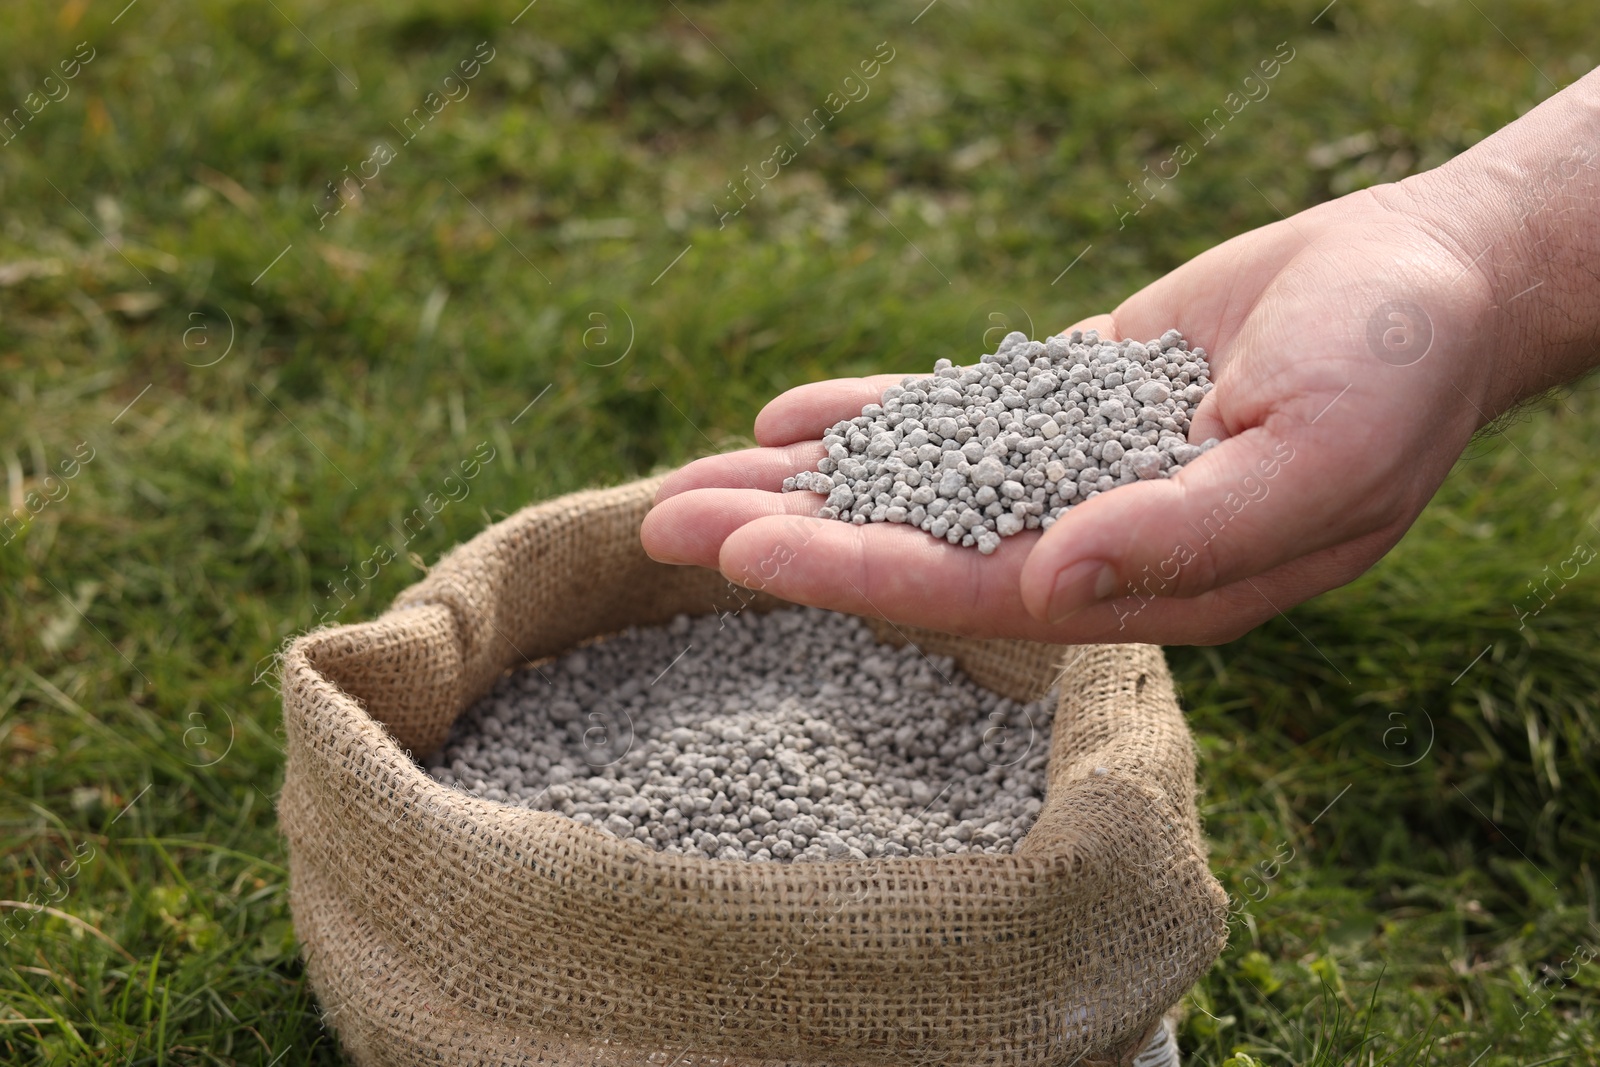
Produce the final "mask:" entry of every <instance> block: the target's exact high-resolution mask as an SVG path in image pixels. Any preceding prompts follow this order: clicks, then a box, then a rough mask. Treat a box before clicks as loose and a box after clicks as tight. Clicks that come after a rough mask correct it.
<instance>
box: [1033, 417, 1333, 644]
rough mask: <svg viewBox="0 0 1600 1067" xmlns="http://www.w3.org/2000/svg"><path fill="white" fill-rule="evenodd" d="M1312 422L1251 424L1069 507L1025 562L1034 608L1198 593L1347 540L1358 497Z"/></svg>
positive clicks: (1048, 610)
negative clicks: (1333, 484)
mask: <svg viewBox="0 0 1600 1067" xmlns="http://www.w3.org/2000/svg"><path fill="white" fill-rule="evenodd" d="M1273 421H1274V422H1276V421H1277V420H1273ZM1305 429H1306V427H1304V426H1295V425H1293V424H1290V425H1289V426H1287V427H1285V428H1284V429H1283V430H1281V431H1275V430H1274V429H1271V428H1269V427H1268V426H1265V425H1262V426H1257V427H1255V428H1252V429H1249V430H1245V431H1244V432H1242V433H1240V434H1238V435H1237V436H1234V437H1230V438H1228V439H1226V440H1225V441H1223V442H1222V443H1221V444H1220V445H1217V446H1215V447H1214V448H1212V449H1211V450H1210V451H1209V452H1207V453H1205V454H1204V455H1203V456H1201V457H1199V458H1198V459H1196V460H1194V461H1193V462H1192V463H1191V464H1190V465H1188V466H1185V467H1184V468H1183V469H1182V470H1181V471H1179V472H1178V473H1177V474H1175V475H1174V476H1173V477H1171V478H1166V479H1152V480H1150V481H1143V482H1137V483H1134V484H1131V485H1127V486H1123V487H1121V488H1119V489H1118V490H1117V491H1116V492H1108V493H1102V494H1100V495H1098V496H1096V497H1095V498H1094V499H1092V500H1089V501H1087V502H1086V503H1083V504H1080V505H1078V506H1077V507H1075V508H1072V509H1071V510H1070V511H1068V512H1067V513H1066V515H1065V516H1063V517H1062V518H1061V520H1060V521H1058V522H1056V523H1055V524H1054V525H1052V526H1051V528H1050V529H1049V530H1047V531H1046V532H1045V534H1044V536H1042V537H1041V538H1040V539H1039V541H1038V543H1037V544H1036V545H1035V546H1034V548H1033V551H1032V552H1031V553H1030V554H1029V556H1028V560H1027V562H1026V563H1025V564H1024V565H1023V569H1022V574H1021V583H1022V590H1021V593H1022V600H1023V604H1024V606H1025V607H1026V608H1027V609H1028V612H1029V614H1031V615H1033V616H1034V617H1035V618H1038V619H1040V620H1041V621H1045V622H1050V623H1055V622H1059V621H1060V620H1062V619H1064V618H1066V617H1067V616H1069V615H1072V614H1075V613H1076V612H1078V611H1081V610H1083V609H1084V608H1087V607H1089V606H1091V605H1093V604H1096V603H1098V602H1100V601H1103V600H1110V599H1113V598H1117V597H1138V598H1139V599H1140V600H1141V601H1146V600H1149V599H1150V598H1152V597H1156V596H1169V597H1170V596H1177V597H1193V596H1198V595H1199V594H1201V593H1204V592H1207V591H1209V590H1212V589H1216V588H1219V587H1221V586H1224V585H1227V584H1229V583H1231V582H1236V581H1239V580H1241V579H1244V578H1249V577H1252V576H1254V575H1256V574H1259V573H1261V572H1263V571H1266V570H1270V569H1271V568H1273V567H1275V566H1277V565H1279V564H1280V563H1284V562H1287V561H1289V560H1291V559H1295V558H1298V557H1300V556H1303V555H1306V554H1308V553H1311V552H1314V551H1316V550H1318V549H1321V548H1325V547H1327V546H1329V545H1331V544H1337V543H1339V542H1341V541H1343V540H1346V539H1347V537H1348V534H1347V533H1345V532H1344V528H1345V527H1347V526H1349V525H1350V523H1351V522H1352V521H1359V520H1358V519H1357V518H1356V517H1355V514H1354V513H1355V511H1356V509H1353V508H1351V507H1349V505H1348V502H1347V501H1344V500H1342V499H1335V497H1336V496H1337V494H1331V493H1329V492H1328V487H1329V481H1330V476H1331V474H1332V472H1331V471H1322V470H1319V469H1318V468H1319V467H1320V466H1323V465H1324V463H1323V462H1322V461H1320V456H1319V453H1320V452H1321V450H1319V449H1316V448H1314V447H1307V446H1309V445H1311V444H1312V443H1313V442H1312V441H1311V440H1308V439H1307V437H1306V436H1305V435H1304V433H1303V432H1302V431H1304V430H1305Z"/></svg>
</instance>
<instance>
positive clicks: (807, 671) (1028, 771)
mask: <svg viewBox="0 0 1600 1067" xmlns="http://www.w3.org/2000/svg"><path fill="white" fill-rule="evenodd" d="M1054 708H1055V698H1054V691H1052V692H1051V693H1049V694H1047V695H1046V696H1045V697H1044V698H1042V699H1040V700H1038V701H1036V702H1034V703H1031V704H1019V703H1017V702H1016V701H1013V700H1009V699H1006V698H1005V697H1002V696H1000V695H998V694H996V693H993V692H991V691H989V690H987V689H983V688H981V687H979V686H978V685H977V684H976V683H974V682H972V681H971V680H970V679H968V678H967V677H966V676H965V675H963V674H962V673H961V672H960V671H959V670H957V669H956V667H955V665H954V663H953V661H952V660H951V659H949V658H948V657H944V656H928V655H924V654H923V653H922V652H920V651H918V650H917V649H916V648H915V647H914V646H907V647H905V648H895V647H893V646H891V645H886V644H880V643H879V642H878V641H877V640H876V639H875V638H874V636H873V634H872V632H871V631H870V630H869V629H868V628H867V627H866V626H865V625H864V624H863V623H862V622H861V620H859V619H856V618H853V617H851V616H848V615H838V614H835V613H832V612H827V611H821V610H818V609H815V608H785V609H781V610H777V611H772V612H769V613H764V614H762V613H756V612H753V611H752V612H745V613H742V614H738V615H731V614H724V615H720V616H719V615H707V616H704V617H699V618H693V619H691V618H689V617H687V616H683V615H680V616H678V617H677V618H675V619H674V620H673V621H672V622H671V623H670V624H669V625H666V626H658V627H648V628H643V627H640V628H633V629H629V630H626V631H624V632H623V633H621V634H618V635H616V636H614V637H610V638H607V639H604V640H601V641H599V642H596V643H593V644H590V645H586V646H583V647H580V648H578V649H576V650H574V651H572V652H568V653H567V654H566V655H563V656H561V657H559V658H557V659H554V660H552V661H549V662H546V663H543V664H540V665H536V666H535V667H533V668H530V669H525V670H521V671H517V672H514V673H511V674H508V675H506V676H505V677H504V678H502V679H501V681H500V682H499V684H498V685H496V687H495V689H494V691H493V692H491V693H490V694H489V695H488V696H487V697H485V698H484V699H483V700H481V701H479V702H478V703H477V704H476V705H474V706H473V707H471V708H469V709H468V710H467V711H466V712H464V713H463V714H462V715H461V717H460V718H459V719H458V720H457V722H456V724H455V726H454V727H453V728H452V730H451V733H450V737H449V739H448V740H447V741H446V743H445V745H444V747H443V748H442V749H441V750H440V751H439V752H438V753H437V754H436V755H435V756H434V757H433V758H432V759H431V760H430V761H429V763H428V770H429V773H431V774H432V775H433V776H434V777H435V778H437V779H438V780H439V781H441V782H443V783H445V784H446V785H451V786H455V787H457V788H460V789H464V790H467V791H469V792H472V793H474V794H476V795H478V796H480V797H483V798H485V799H489V800H496V801H502V802H505V803H509V804H516V805H519V806H521V807H525V808H533V809H536V810H540V811H553V812H559V813H561V814H563V815H567V816H570V817H571V818H573V819H575V820H577V821H578V822H581V823H585V824H587V825H589V826H593V827H596V828H597V829H600V830H603V831H605V832H606V833H609V834H613V835H615V836H617V837H620V838H623V839H625V840H628V841H631V842H634V843H637V844H640V845H642V846H644V847H647V848H652V849H656V850H658V851H665V852H673V853H681V854H686V855H690V856H699V857H712V858H716V859H740V860H744V859H749V860H778V861H807V860H849V859H856V860H863V859H867V858H869V857H895V856H945V855H950V854H953V853H965V852H1009V851H1011V849H1012V848H1013V847H1014V846H1015V845H1016V843H1017V842H1018V841H1020V840H1022V836H1023V834H1025V833H1026V832H1027V830H1028V828H1029V826H1031V825H1032V824H1033V820H1034V817H1035V816H1037V815H1038V813H1039V809H1040V808H1041V807H1042V806H1043V801H1044V790H1045V763H1046V760H1047V757H1048V755H1049V750H1050V723H1051V718H1052V716H1053V713H1054Z"/></svg>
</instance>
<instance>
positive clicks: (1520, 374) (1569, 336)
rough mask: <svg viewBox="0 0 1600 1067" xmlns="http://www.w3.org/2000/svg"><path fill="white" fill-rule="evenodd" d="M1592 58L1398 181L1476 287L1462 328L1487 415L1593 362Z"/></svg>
mask: <svg viewBox="0 0 1600 1067" xmlns="http://www.w3.org/2000/svg"><path fill="white" fill-rule="evenodd" d="M1596 129H1600V70H1597V71H1595V72H1593V73H1591V74H1590V75H1588V76H1587V77H1585V78H1584V79H1582V80H1580V81H1579V82H1578V83H1577V84H1575V85H1573V86H1571V87H1570V88H1568V89H1567V90H1565V91H1564V92H1562V93H1561V94H1559V95H1558V96H1556V97H1553V98H1552V99H1550V100H1548V101H1546V102H1545V103H1544V104H1542V105H1541V106H1540V107H1538V108H1536V109H1534V111H1532V112H1530V113H1529V114H1528V115H1526V116H1524V117H1523V118H1522V119H1520V120H1518V121H1517V122H1515V123H1513V124H1511V125H1510V126H1508V127H1506V128H1505V129H1504V130H1501V131H1500V132H1499V133H1497V134H1495V135H1494V136H1493V137H1490V138H1488V139H1487V140H1485V141H1483V142H1481V143H1480V144H1478V145H1477V146H1475V147H1473V148H1472V149H1469V150H1468V151H1467V152H1465V153H1463V154H1462V155H1460V156H1458V157H1456V158H1455V159H1453V160H1451V161H1450V162H1448V163H1446V164H1444V165H1443V166H1441V167H1438V168H1436V169H1435V170H1432V171H1429V172H1427V173H1425V174H1420V175H1417V176H1416V177H1413V178H1409V179H1407V180H1406V181H1405V182H1402V183H1400V186H1399V187H1398V188H1399V189H1400V190H1402V191H1403V193H1404V201H1405V203H1406V205H1407V208H1408V209H1409V210H1410V211H1411V212H1412V213H1413V214H1414V216H1415V217H1416V218H1417V220H1418V222H1419V224H1420V225H1421V226H1423V227H1424V228H1425V229H1426V230H1427V231H1428V232H1430V233H1434V234H1437V235H1438V237H1439V239H1440V241H1441V242H1442V243H1444V244H1446V245H1447V246H1449V247H1450V248H1451V250H1452V251H1453V252H1454V253H1455V255H1456V256H1457V258H1458V259H1459V260H1460V263H1461V269H1462V272H1463V277H1462V284H1463V285H1470V286H1472V287H1474V288H1475V289H1476V291H1477V292H1478V293H1479V294H1480V295H1479V297H1478V298H1477V303H1478V304H1479V307H1480V312H1481V313H1480V315H1479V316H1477V322H1475V323H1474V324H1473V326H1472V330H1471V333H1470V335H1469V336H1468V337H1466V338H1465V339H1464V341H1465V347H1466V349H1467V351H1466V352H1465V353H1463V354H1464V356H1465V357H1466V358H1467V359H1469V360H1471V361H1472V363H1473V364H1474V368H1475V370H1476V371H1477V372H1478V378H1477V384H1478V387H1479V388H1478V390H1476V392H1477V396H1475V397H1474V403H1475V404H1477V405H1478V406H1479V407H1480V413H1481V415H1482V418H1483V421H1484V422H1487V421H1489V420H1491V419H1493V418H1494V417H1496V416H1498V415H1500V414H1502V413H1504V412H1505V411H1507V410H1509V409H1511V408H1512V407H1515V406H1516V405H1517V404H1518V403H1520V402H1522V401H1524V400H1526V399H1528V398H1530V397H1534V396H1537V395H1539V394H1541V393H1544V392H1546V391H1547V390H1549V389H1552V388H1554V387H1556V386H1559V385H1562V384H1564V383H1566V382H1568V381H1571V380H1572V379H1573V378H1576V377H1578V376H1579V375H1581V374H1582V373H1583V372H1584V371H1586V370H1588V369H1589V368H1590V367H1593V366H1594V365H1595V364H1596V363H1597V362H1600V267H1597V266H1596V265H1597V264H1600V141H1597V139H1596V137H1595V135H1594V131H1595V130H1596Z"/></svg>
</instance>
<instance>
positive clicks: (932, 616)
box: [717, 518, 1044, 635]
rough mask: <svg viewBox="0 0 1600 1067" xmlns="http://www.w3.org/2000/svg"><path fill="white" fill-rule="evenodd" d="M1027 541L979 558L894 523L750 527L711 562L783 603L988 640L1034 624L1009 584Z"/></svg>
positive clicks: (798, 522) (1010, 542)
mask: <svg viewBox="0 0 1600 1067" xmlns="http://www.w3.org/2000/svg"><path fill="white" fill-rule="evenodd" d="M1035 540H1037V535H1036V534H1033V533H1024V534H1018V535H1017V536H1015V537H1008V538H1005V539H1004V540H1003V541H1002V543H1001V545H1000V547H999V548H998V549H997V550H996V551H995V552H994V553H993V554H992V555H988V556H985V555H983V554H982V553H980V552H978V551H977V550H976V549H972V548H961V547H959V546H956V545H952V544H950V543H948V542H946V541H942V540H939V539H937V538H934V537H931V536H929V535H928V534H926V533H924V532H923V531H921V530H918V529H916V528H914V527H911V526H906V525H903V524H896V523H875V522H869V523H865V524H863V525H860V526H857V525H854V524H851V523H845V522H840V521H838V520H837V519H814V518H805V519H801V518H787V519H785V518H758V519H755V520H754V521H751V522H748V523H746V524H744V525H742V526H740V527H739V528H738V529H737V530H734V531H732V532H731V533H729V534H728V536H727V538H726V540H724V541H723V543H722V551H721V553H720V555H719V557H718V560H717V563H718V566H719V567H720V569H721V570H722V573H723V574H724V575H726V576H727V577H728V578H729V580H731V581H734V582H737V583H739V584H740V585H744V586H747V587H749V588H751V589H760V590H765V591H767V592H771V593H773V594H774V595H776V596H778V597H780V598H782V599H784V600H789V601H794V602H796V603H801V604H811V605H814V606H817V607H824V608H830V609H833V610H835V611H846V612H851V613H853V614H858V615H872V616H876V617H878V618H885V619H889V620H891V621H895V622H906V623H911V624H914V625H917V626H926V627H930V628H932V629H936V630H945V631H948V632H951V633H973V634H988V635H993V634H999V633H1009V632H1012V631H1013V630H1014V624H1015V622H1016V621H1017V620H1018V619H1019V618H1020V619H1022V620H1024V621H1026V622H1029V623H1032V622H1033V620H1030V619H1028V617H1027V615H1026V613H1024V612H1023V611H1022V610H1021V603H1020V601H1019V598H1018V593H1017V589H1018V585H1017V581H1018V576H1019V575H1020V574H1021V569H1022V565H1023V562H1024V561H1025V560H1026V559H1027V556H1028V549H1029V544H1030V543H1031V542H1032V541H1035ZM1033 629H1034V631H1035V632H1036V633H1042V632H1043V631H1044V627H1042V626H1038V625H1037V624H1036V623H1035V624H1034V626H1033Z"/></svg>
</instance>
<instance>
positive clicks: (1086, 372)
mask: <svg viewBox="0 0 1600 1067" xmlns="http://www.w3.org/2000/svg"><path fill="white" fill-rule="evenodd" d="M1210 387H1211V367H1210V365H1209V364H1208V363H1207V362H1206V354H1205V351H1204V349H1199V348H1196V349H1190V348H1189V344H1188V342H1187V341H1185V340H1184V339H1183V337H1182V335H1181V334H1179V333H1178V331H1177V330H1168V331H1167V332H1166V333H1164V334H1162V335H1161V337H1160V338H1159V339H1158V340H1154V341H1148V342H1141V341H1102V340H1101V339H1100V335H1099V334H1098V333H1097V332H1096V331H1094V330H1090V331H1089V332H1088V333H1083V332H1081V331H1078V330H1074V331H1072V333H1071V335H1069V336H1061V337H1052V338H1050V340H1048V341H1044V342H1039V341H1030V340H1028V339H1027V337H1026V336H1024V335H1023V334H1021V333H1009V334H1007V335H1006V336H1005V339H1004V340H1002V341H1001V342H1000V346H999V348H998V350H997V351H995V352H994V354H992V355H987V356H984V357H983V358H982V359H981V360H980V361H979V362H978V363H977V364H976V365H974V366H970V367H954V366H951V365H950V361H949V360H947V359H941V360H939V361H938V362H937V363H935V364H934V373H933V376H932V377H931V378H916V377H908V378H906V379H904V380H903V381H902V382H901V383H900V384H899V385H892V386H890V387H889V388H888V389H886V390H884V393H883V402H882V403H881V404H868V405H867V406H866V407H864V408H862V409H861V414H860V415H858V416H856V417H855V418H853V419H846V420H845V421H843V422H840V423H838V424H836V425H835V426H833V427H832V428H831V429H830V430H829V431H828V433H827V434H826V435H825V436H824V437H823V438H822V443H823V444H824V445H825V446H827V449H828V454H827V455H826V456H825V457H824V458H823V459H821V460H820V461H819V462H818V463H817V469H816V470H814V471H801V472H800V473H799V474H796V475H795V476H793V477H791V478H787V479H785V480H784V483H783V488H784V490H785V491H786V492H787V491H793V490H796V489H809V490H811V491H812V492H816V493H823V494H826V496H827V498H828V499H827V501H826V502H825V503H824V504H823V506H822V510H821V512H820V514H821V515H822V516H824V517H825V518H833V519H843V520H845V521H846V522H853V523H857V524H861V523H866V522H898V523H909V524H910V525H912V526H916V527H918V528H920V529H922V530H926V531H927V532H928V533H930V534H932V535H933V536H934V537H942V538H945V539H946V540H948V541H949V542H950V543H951V544H959V545H964V546H967V547H972V546H974V545H975V546H977V549H978V551H980V552H982V553H984V554H985V555H987V554H988V553H991V552H993V551H994V550H995V549H996V548H998V547H999V545H1000V538H1002V537H1009V536H1011V535H1013V534H1017V533H1021V532H1022V531H1023V530H1031V529H1034V528H1036V527H1037V528H1042V529H1049V528H1050V526H1051V524H1053V523H1054V522H1055V521H1056V519H1058V518H1059V517H1060V516H1061V515H1062V514H1063V513H1064V512H1066V511H1067V509H1068V508H1071V507H1072V506H1073V505H1074V504H1076V503H1081V502H1082V501H1085V500H1088V499H1089V498H1090V497H1093V496H1094V495H1096V494H1097V493H1103V492H1106V491H1107V490H1109V489H1113V488H1115V487H1117V486H1119V485H1126V484H1127V483H1129V482H1133V481H1137V480H1139V479H1141V478H1166V477H1170V476H1171V474H1172V473H1173V472H1174V471H1175V470H1177V469H1178V468H1179V467H1181V466H1183V465H1184V464H1185V463H1188V462H1190V461H1191V460H1193V459H1195V458H1196V457H1197V456H1199V455H1200V454H1201V453H1202V452H1204V451H1206V450H1207V449H1209V448H1210V447H1212V446H1213V445H1215V444H1216V443H1217V441H1216V439H1215V438H1213V439H1211V440H1209V441H1206V442H1205V443H1204V444H1201V445H1191V444H1189V442H1188V438H1187V437H1186V436H1185V435H1186V434H1187V433H1188V430H1189V420H1190V417H1191V415H1192V413H1193V411H1194V409H1195V407H1197V406H1198V405H1199V403H1200V401H1201V400H1202V399H1203V398H1204V397H1205V395H1206V393H1207V392H1208V391H1209V390H1210Z"/></svg>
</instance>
